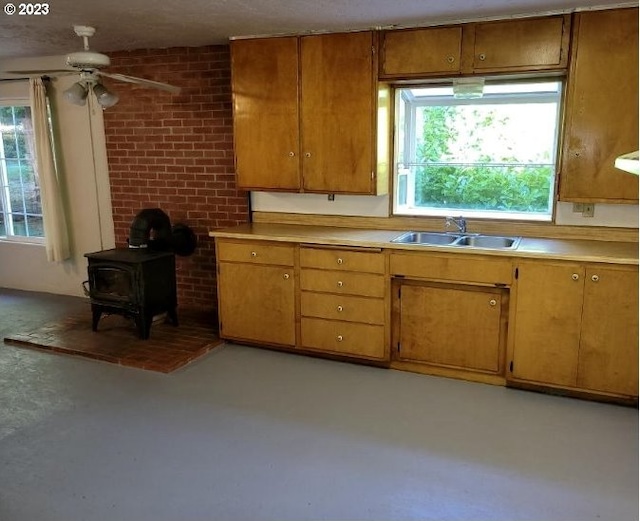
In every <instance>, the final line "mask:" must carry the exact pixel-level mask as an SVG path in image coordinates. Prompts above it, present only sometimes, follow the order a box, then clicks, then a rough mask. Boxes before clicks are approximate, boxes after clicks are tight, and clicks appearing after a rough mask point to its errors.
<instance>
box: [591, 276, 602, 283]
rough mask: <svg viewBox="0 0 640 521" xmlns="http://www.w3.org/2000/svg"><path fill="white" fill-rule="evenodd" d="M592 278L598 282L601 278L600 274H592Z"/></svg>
mask: <svg viewBox="0 0 640 521" xmlns="http://www.w3.org/2000/svg"><path fill="white" fill-rule="evenodd" d="M591 280H592V281H593V282H598V281H599V280H600V277H599V276H598V275H591Z"/></svg>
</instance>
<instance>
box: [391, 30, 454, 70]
mask: <svg viewBox="0 0 640 521" xmlns="http://www.w3.org/2000/svg"><path fill="white" fill-rule="evenodd" d="M461 53H462V26H459V25H457V26H450V27H425V28H422V29H398V30H393V31H384V32H383V33H382V45H381V51H380V76H381V77H396V76H401V77H410V76H421V75H425V74H429V75H431V74H433V75H447V74H449V75H451V74H459V73H460V58H461Z"/></svg>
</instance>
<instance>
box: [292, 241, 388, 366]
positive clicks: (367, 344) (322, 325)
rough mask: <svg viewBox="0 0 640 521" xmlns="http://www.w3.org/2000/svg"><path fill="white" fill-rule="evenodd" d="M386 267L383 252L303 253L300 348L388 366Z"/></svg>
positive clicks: (304, 249) (316, 250) (313, 250)
mask: <svg viewBox="0 0 640 521" xmlns="http://www.w3.org/2000/svg"><path fill="white" fill-rule="evenodd" d="M385 266H386V262H385V255H384V253H383V252H381V251H380V250H374V251H370V250H367V249H346V248H317V247H310V246H309V247H304V246H303V247H301V248H300V289H301V296H300V316H301V318H300V345H301V347H302V348H303V349H307V350H312V351H322V352H326V353H331V354H342V355H348V356H354V357H358V358H365V359H371V360H379V361H381V360H388V359H389V347H388V346H389V336H388V327H387V324H388V320H387V314H388V305H387V302H388V298H387V286H388V284H387V280H386V277H385V273H386V268H385Z"/></svg>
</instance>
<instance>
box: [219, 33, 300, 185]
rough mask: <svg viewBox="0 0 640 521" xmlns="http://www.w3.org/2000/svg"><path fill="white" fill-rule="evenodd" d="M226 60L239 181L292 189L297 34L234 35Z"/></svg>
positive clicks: (297, 178) (296, 147)
mask: <svg viewBox="0 0 640 521" xmlns="http://www.w3.org/2000/svg"><path fill="white" fill-rule="evenodd" d="M231 66H232V72H233V75H232V81H233V126H234V128H233V133H234V141H235V160H236V172H237V183H238V187H240V188H247V189H252V188H256V187H262V188H265V189H266V188H269V189H273V190H297V189H298V188H299V187H300V172H299V164H298V163H299V158H298V152H299V148H300V138H299V134H298V119H299V116H298V39H297V38H295V37H288V38H268V39H257V40H234V41H232V42H231Z"/></svg>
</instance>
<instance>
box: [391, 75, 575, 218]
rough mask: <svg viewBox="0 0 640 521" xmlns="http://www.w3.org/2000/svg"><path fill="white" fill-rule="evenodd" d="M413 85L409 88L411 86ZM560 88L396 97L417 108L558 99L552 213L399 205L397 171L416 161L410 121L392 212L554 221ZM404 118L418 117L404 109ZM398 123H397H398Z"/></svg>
mask: <svg viewBox="0 0 640 521" xmlns="http://www.w3.org/2000/svg"><path fill="white" fill-rule="evenodd" d="M505 80H506V81H504V80H503V83H504V82H508V79H505ZM539 80H540V81H558V82H560V80H559V79H558V78H555V77H554V78H551V77H547V78H539ZM434 86H435V85H434V84H421V85H414V86H413V88H429V87H434ZM399 88H401V89H405V88H407V87H403V86H399ZM408 88H410V87H408ZM562 88H563V87H561V91H560V92H559V93H558V94H556V93H550V92H533V93H526V94H524V93H517V92H516V93H509V94H484V95H483V97H482V98H475V99H456V98H452V97H451V96H444V95H443V96H432V97H429V98H424V99H420V100H415V101H412V100H399V99H398V100H397V103H402V102H404V103H411V105H412V106H413V107H414V108H418V107H426V106H442V105H445V103H443V102H444V101H446V105H484V104H492V105H495V104H501V103H505V104H506V103H513V102H514V101H515V102H518V101H523V102H524V101H526V102H527V103H549V102H550V101H554V102H556V101H557V113H556V125H555V129H554V130H555V136H554V140H553V150H552V156H553V157H555V158H556V161H555V163H554V166H555V171H554V174H553V179H552V182H551V185H552V189H551V191H550V194H549V198H550V201H549V203H550V204H549V213H534V212H507V211H491V210H472V209H456V208H430V207H418V206H416V205H415V204H402V205H401V204H399V203H398V193H397V190H398V185H399V182H398V176H399V175H401V174H399V172H398V167H399V165H411V164H414V163H415V162H416V146H415V144H416V139H415V135H414V134H415V128H416V125H415V123H411V124H410V125H407V123H406V122H405V125H404V128H405V129H407V128H408V129H409V132H405V133H404V141H405V143H404V150H405V154H407V152H408V157H405V158H404V159H405V161H404V162H402V163H400V162H398V161H397V159H396V161H394V166H393V197H392V199H393V205H392V212H393V215H398V216H413V217H416V216H417V217H419V216H426V217H447V216H451V215H456V216H462V217H465V218H471V219H487V220H499V221H535V222H553V219H554V213H555V192H556V190H555V187H556V184H557V177H558V171H557V168H558V153H559V145H560V143H559V137H560V132H561V112H562V100H563V93H562ZM404 114H405V118H407V119H410V120H411V121H412V120H414V119H415V110H405V112H404ZM396 125H397V122H396ZM398 136H399V133H396V138H395V144H394V145H395V153H396V154H397V151H398V145H399V143H398ZM406 170H407V172H406V173H405V174H404V175H407V176H408V177H409V178H408V179H407V182H406V189H407V201H415V183H414V182H412V181H411V179H410V177H411V176H412V174H411V171H410V169H406Z"/></svg>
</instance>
